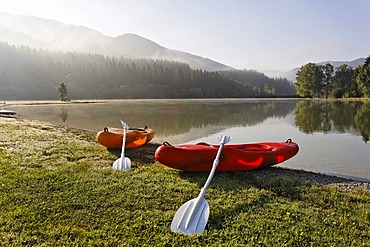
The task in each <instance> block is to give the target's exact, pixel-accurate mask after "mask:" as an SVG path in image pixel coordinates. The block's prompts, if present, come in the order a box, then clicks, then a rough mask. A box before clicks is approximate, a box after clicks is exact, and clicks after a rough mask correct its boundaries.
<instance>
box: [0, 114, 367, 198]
mask: <svg viewBox="0 0 370 247" xmlns="http://www.w3.org/2000/svg"><path fill="white" fill-rule="evenodd" d="M6 123H8V124H16V125H22V126H25V127H28V128H35V126H39V128H46V127H45V126H46V125H48V126H50V125H52V126H55V127H56V128H58V129H65V128H66V127H63V126H58V125H53V124H49V123H45V122H42V121H36V120H29V119H25V118H21V117H17V116H4V115H0V124H6ZM67 128H68V129H74V130H76V131H79V132H82V133H90V134H91V133H94V132H93V131H89V130H83V129H78V128H71V127H67ZM48 131H53V130H52V129H49V130H48ZM95 142H96V141H95ZM97 145H99V144H97ZM147 145H152V146H153V147H152V148H149V150H155V147H157V146H159V145H161V144H159V143H149V144H147ZM147 155H150V154H147ZM155 162H157V161H155ZM248 172H249V173H250V174H252V175H254V176H255V177H256V178H260V179H264V178H269V179H294V180H298V181H302V182H308V183H314V184H317V185H319V186H333V187H336V188H338V189H340V190H342V191H352V190H354V189H363V190H366V191H369V192H370V181H365V180H366V179H362V178H354V177H340V176H338V175H330V174H323V173H318V172H312V171H305V170H298V169H292V168H286V167H281V166H273V167H270V168H266V169H260V170H253V171H248Z"/></svg>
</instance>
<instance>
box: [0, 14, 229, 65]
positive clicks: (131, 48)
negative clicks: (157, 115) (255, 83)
mask: <svg viewBox="0 0 370 247" xmlns="http://www.w3.org/2000/svg"><path fill="white" fill-rule="evenodd" d="M0 20H1V22H0V41H3V42H7V43H8V44H15V45H27V46H30V47H31V48H37V49H49V50H59V51H63V52H66V51H77V52H87V53H99V54H104V55H113V56H116V57H121V56H123V57H127V58H145V59H160V60H169V61H177V62H183V63H186V64H189V66H190V67H191V68H193V69H202V70H207V71H217V70H228V69H233V68H232V67H230V66H227V65H224V64H222V63H219V62H215V61H213V60H211V59H208V58H204V57H200V56H196V55H192V54H189V53H186V52H182V51H177V50H171V49H167V48H165V47H162V46H160V45H158V44H157V43H155V42H153V41H151V40H148V39H146V38H143V37H141V36H139V35H136V34H131V33H127V34H123V35H120V36H118V37H115V38H113V37H109V36H106V35H104V34H102V33H100V32H97V31H95V30H92V29H90V28H87V27H83V26H75V25H67V24H64V23H61V22H58V21H55V20H49V19H43V18H38V17H33V16H25V15H10V14H6V13H3V12H0Z"/></svg>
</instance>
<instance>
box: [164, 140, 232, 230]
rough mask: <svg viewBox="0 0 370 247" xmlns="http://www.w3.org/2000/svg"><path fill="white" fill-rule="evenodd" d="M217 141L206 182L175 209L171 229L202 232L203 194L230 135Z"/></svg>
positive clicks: (205, 211) (205, 213)
mask: <svg viewBox="0 0 370 247" xmlns="http://www.w3.org/2000/svg"><path fill="white" fill-rule="evenodd" d="M219 141H221V143H220V147H219V149H218V152H217V155H216V158H215V160H214V161H213V166H212V170H211V173H210V174H209V176H208V178H207V181H206V183H205V184H204V186H203V188H202V189H201V191H200V193H199V195H198V197H197V198H194V199H192V200H190V201H187V202H186V203H184V204H183V205H182V206H181V207H180V208H179V209H178V210H177V212H176V214H175V217H174V218H173V220H172V224H171V231H173V232H179V233H182V234H187V235H192V234H201V233H203V231H204V228H205V227H206V225H207V221H208V216H209V206H208V202H207V200H206V199H205V198H204V195H205V194H206V190H207V188H208V186H209V184H210V183H211V180H212V178H213V175H214V174H215V171H216V168H217V165H218V162H219V159H220V155H221V151H222V147H223V146H224V144H226V143H228V142H229V141H231V137H230V136H221V137H220V138H219Z"/></svg>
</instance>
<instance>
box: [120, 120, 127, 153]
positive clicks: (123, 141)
mask: <svg viewBox="0 0 370 247" xmlns="http://www.w3.org/2000/svg"><path fill="white" fill-rule="evenodd" d="M126 133H127V127H126V126H123V137H122V150H121V158H122V157H125V144H126Z"/></svg>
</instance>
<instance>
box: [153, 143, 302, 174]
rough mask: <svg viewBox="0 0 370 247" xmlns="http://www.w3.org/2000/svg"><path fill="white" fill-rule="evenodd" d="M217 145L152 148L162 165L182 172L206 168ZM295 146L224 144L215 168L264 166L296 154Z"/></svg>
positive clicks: (202, 144) (249, 168)
mask: <svg viewBox="0 0 370 247" xmlns="http://www.w3.org/2000/svg"><path fill="white" fill-rule="evenodd" d="M218 147H219V145H210V144H208V143H204V142H201V143H197V144H181V145H176V146H173V145H171V144H169V143H168V142H165V143H163V145H161V146H160V147H158V148H157V150H156V151H155V159H156V160H157V161H159V162H160V163H162V164H163V165H165V166H168V167H171V168H175V169H179V170H183V171H210V170H211V168H212V164H213V160H214V159H215V157H216V154H217V151H218ZM298 149H299V148H298V145H297V144H296V143H295V142H292V140H291V139H288V140H287V141H286V142H261V143H251V144H233V145H225V146H224V147H223V149H222V153H221V157H220V161H219V164H218V166H217V169H216V170H217V171H242V170H254V169H258V168H266V167H270V166H273V165H276V164H278V163H281V162H283V161H285V160H288V159H290V158H292V157H293V156H294V155H296V154H297V153H298Z"/></svg>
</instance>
